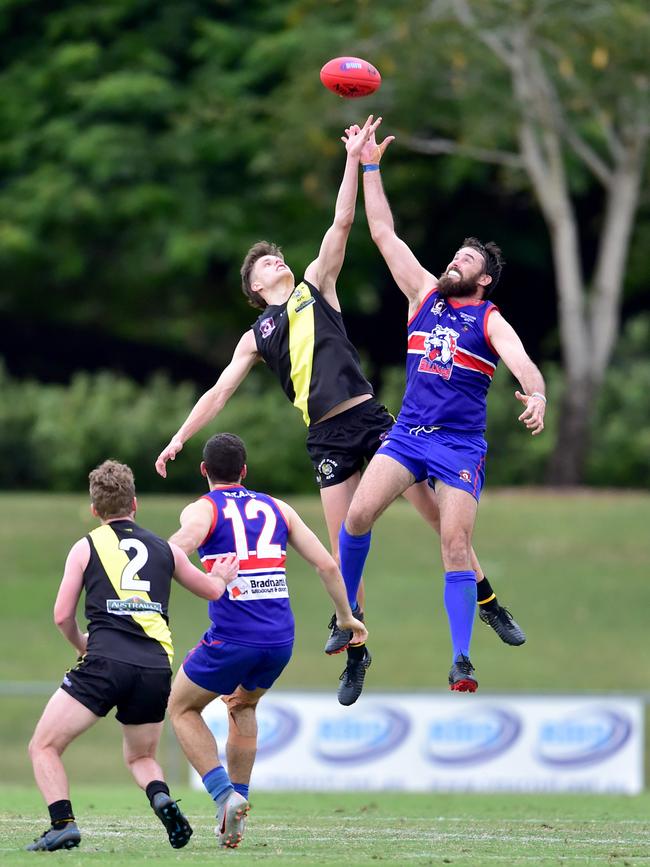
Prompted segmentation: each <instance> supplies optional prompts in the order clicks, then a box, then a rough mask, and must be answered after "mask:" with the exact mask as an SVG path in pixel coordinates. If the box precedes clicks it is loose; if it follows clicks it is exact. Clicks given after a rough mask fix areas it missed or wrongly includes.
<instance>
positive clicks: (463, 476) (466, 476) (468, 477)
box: [458, 470, 472, 485]
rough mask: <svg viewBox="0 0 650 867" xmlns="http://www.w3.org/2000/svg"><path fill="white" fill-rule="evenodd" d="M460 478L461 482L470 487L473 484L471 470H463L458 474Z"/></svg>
mask: <svg viewBox="0 0 650 867" xmlns="http://www.w3.org/2000/svg"><path fill="white" fill-rule="evenodd" d="M458 478H459V479H460V480H461V482H465V484H466V485H469V484H471V482H472V474H471V473H470V471H469V470H461V471H460V472H459V473H458Z"/></svg>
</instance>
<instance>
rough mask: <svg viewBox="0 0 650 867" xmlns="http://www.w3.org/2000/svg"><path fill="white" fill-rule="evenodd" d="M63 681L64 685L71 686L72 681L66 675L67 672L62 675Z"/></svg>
mask: <svg viewBox="0 0 650 867" xmlns="http://www.w3.org/2000/svg"><path fill="white" fill-rule="evenodd" d="M63 683H64V684H65V685H66V686H72V681H71V680H70V678H69V677H68V675H67V674H65V675H64V676H63Z"/></svg>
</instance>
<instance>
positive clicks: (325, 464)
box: [318, 458, 338, 481]
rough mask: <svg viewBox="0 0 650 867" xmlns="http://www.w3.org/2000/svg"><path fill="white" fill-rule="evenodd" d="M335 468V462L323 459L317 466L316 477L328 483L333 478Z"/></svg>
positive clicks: (336, 465)
mask: <svg viewBox="0 0 650 867" xmlns="http://www.w3.org/2000/svg"><path fill="white" fill-rule="evenodd" d="M337 467H338V464H337V463H336V461H333V460H332V459H331V458H323V460H322V461H321V462H320V464H319V465H318V475H319V476H321V477H322V478H324V479H327V480H328V481H329V480H330V479H332V478H334V473H335V472H336V468H337Z"/></svg>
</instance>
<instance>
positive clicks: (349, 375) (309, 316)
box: [252, 280, 374, 426]
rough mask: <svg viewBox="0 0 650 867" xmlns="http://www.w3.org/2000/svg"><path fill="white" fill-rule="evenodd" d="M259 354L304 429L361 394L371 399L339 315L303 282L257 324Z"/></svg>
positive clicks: (309, 285) (366, 383) (315, 290)
mask: <svg viewBox="0 0 650 867" xmlns="http://www.w3.org/2000/svg"><path fill="white" fill-rule="evenodd" d="M252 327H253V331H254V333H255V341H256V344H257V349H258V352H259V353H260V354H261V356H262V358H263V359H264V361H265V362H266V364H267V365H268V366H269V368H270V369H271V370H272V371H273V373H275V375H276V376H277V378H278V379H279V380H280V384H281V385H282V388H283V390H284V393H285V394H286V395H287V397H288V398H289V400H290V401H291V402H292V403H293V404H294V406H295V407H297V409H299V410H300V412H301V413H302V416H303V418H304V420H305V424H306V425H307V426H309V425H310V424H312V423H314V422H317V421H319V420H320V419H321V418H322V417H323V416H324V415H325V414H326V413H328V412H329V410H331V409H332V407H334V406H336V405H337V404H339V403H343V401H345V400H349V399H350V398H352V397H357V396H358V395H360V394H373V393H374V392H373V389H372V386H371V385H370V383H369V382H368V380H367V379H366V378H365V376H364V375H363V373H362V372H361V362H360V361H359V355H358V353H357V351H356V349H355V348H354V346H353V345H352V344H351V343H350V341H349V339H348V336H347V334H346V331H345V326H344V324H343V317H342V316H341V313H340V311H338V310H335V309H334V308H333V307H332V306H331V305H330V304H328V303H327V301H326V300H325V299H324V298H323V296H322V295H321V293H320V292H319V291H318V289H317V288H316V287H315V286H312V284H311V283H308V282H307V281H306V280H303V282H302V283H300V284H299V285H298V286H296V288H295V289H294V291H293V292H292V294H291V296H290V297H289V300H288V301H287V302H286V303H285V304H272V305H269V306H268V307H267V308H266V309H265V310H264V312H263V313H262V314H261V316H259V318H258V319H257V320H256V321H255V322H254V323H253V326H252Z"/></svg>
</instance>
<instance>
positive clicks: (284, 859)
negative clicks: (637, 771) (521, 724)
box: [0, 787, 650, 867]
mask: <svg viewBox="0 0 650 867" xmlns="http://www.w3.org/2000/svg"><path fill="white" fill-rule="evenodd" d="M182 794H183V802H182V806H183V808H184V809H185V811H186V813H187V815H188V817H189V818H190V820H191V821H192V823H193V826H194V831H195V833H194V836H193V837H192V839H191V841H190V843H189V844H188V846H187V847H186V848H185V849H183V850H180V851H175V850H173V849H171V848H170V847H169V844H168V843H167V837H166V835H165V832H164V829H163V827H162V825H160V824H159V822H158V820H157V819H156V818H155V816H154V815H153V813H152V812H151V810H150V809H149V807H148V805H147V803H146V800H145V799H144V796H143V795H141V794H140V793H139V792H138V791H137V789H135V787H131V788H128V789H127V788H125V787H108V788H104V787H101V788H99V787H96V788H90V787H78V788H77V790H76V791H75V792H74V804H75V809H76V811H77V817H78V820H79V825H80V827H81V830H82V834H83V839H82V844H81V847H80V848H79V849H76V850H72V851H70V852H62V853H55V854H52V855H48V862H49V861H50V860H54V861H55V862H56V863H63V862H65V864H67V865H86V864H91V863H103V862H105V861H106V859H107V858H110V863H111V865H113V867H117V865H135V864H142V863H149V862H152V863H154V862H155V863H156V864H157V865H160V867H164V865H171V864H179V863H181V862H187V863H190V864H207V863H210V864H216V863H220V862H222V861H225V860H226V859H227V860H228V863H231V864H233V863H237V864H238V865H240V867H245V865H250V864H261V865H264V867H267V865H268V867H276V865H277V867H279V865H290V864H305V865H316V864H323V865H345V867H361V865H377V864H414V865H427V864H453V865H455V867H480V865H483V864H485V865H499V864H503V865H538V864H539V865H544V864H548V865H557V864H568V865H571V864H576V865H625V867H636V865H641V864H648V863H649V862H650V823H649V822H648V815H649V814H650V796H648V795H643V796H641V797H636V798H620V797H619V798H615V797H606V796H598V797H594V796H591V797H590V796H585V795H581V796H569V795H561V796H560V795H543V796H540V795H536V796H532V795H531V796H528V795H458V794H456V795H438V794H436V795H431V796H423V795H395V794H390V793H385V792H381V793H371V794H368V793H365V794H348V793H346V794H337V795H334V794H330V795H316V794H308V793H301V794H287V793H278V794H268V793H266V794H260V795H258V796H255V797H253V798H252V801H253V810H252V811H251V818H250V821H249V826H248V831H247V834H246V836H245V839H244V842H243V843H242V846H241V847H240V848H239V849H237V850H236V851H232V850H231V851H223V850H220V849H218V848H217V845H216V840H215V837H214V835H213V827H214V814H213V811H212V810H211V804H210V801H209V799H208V796H207V795H206V794H203V793H199V792H183V793H182ZM2 798H3V801H4V802H5V804H4V805H3V810H2V816H1V818H0V852H1V856H2V862H3V863H4V864H7V865H13V864H27V863H33V858H34V855H33V854H32V853H26V852H22V851H20V848H19V847H23V846H24V845H27V844H28V843H29V842H30V841H31V840H32V839H33V837H35V836H38V834H39V833H40V832H41V831H42V830H44V829H45V827H46V826H47V822H46V821H45V820H44V819H43V807H42V805H41V803H40V801H39V798H38V794H37V793H36V792H33V791H30V790H27V789H24V788H11V789H8V790H3V793H2ZM6 804H9V805H10V806H9V807H7V806H6ZM230 859H232V860H230Z"/></svg>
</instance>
